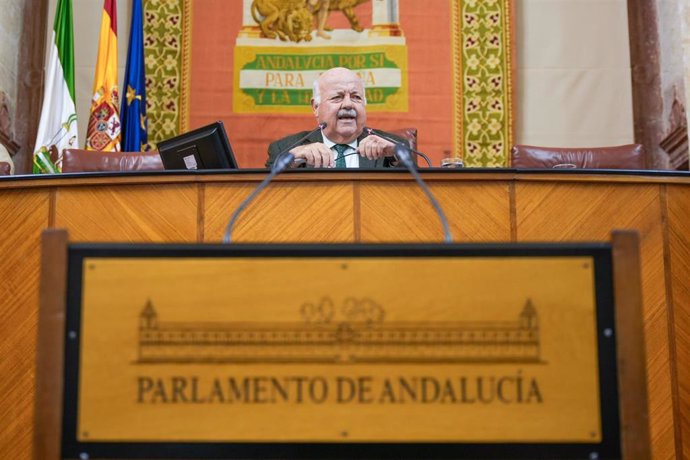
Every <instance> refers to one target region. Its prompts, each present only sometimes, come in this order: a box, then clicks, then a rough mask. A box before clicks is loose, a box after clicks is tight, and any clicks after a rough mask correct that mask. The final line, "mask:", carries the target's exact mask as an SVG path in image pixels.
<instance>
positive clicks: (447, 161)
mask: <svg viewBox="0 0 690 460" xmlns="http://www.w3.org/2000/svg"><path fill="white" fill-rule="evenodd" d="M464 166H465V163H464V162H463V161H462V158H460V157H446V158H443V159H441V167H442V168H462V167H464Z"/></svg>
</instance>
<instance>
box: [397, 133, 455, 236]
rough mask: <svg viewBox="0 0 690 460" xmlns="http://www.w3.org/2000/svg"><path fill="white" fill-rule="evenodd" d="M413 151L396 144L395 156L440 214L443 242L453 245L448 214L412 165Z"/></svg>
mask: <svg viewBox="0 0 690 460" xmlns="http://www.w3.org/2000/svg"><path fill="white" fill-rule="evenodd" d="M388 140H390V139H388ZM411 151H414V150H412V149H410V148H409V147H407V146H405V145H403V144H401V143H399V142H396V145H395V156H396V157H398V159H399V160H400V161H402V163H403V165H405V167H406V168H407V170H408V171H410V174H412V177H414V179H415V180H416V181H417V184H418V185H419V186H420V187H421V189H422V190H423V191H424V193H425V194H426V196H427V198H429V201H430V202H431V205H432V206H433V207H434V209H435V210H436V214H438V218H439V220H440V221H441V225H442V226H443V242H444V243H452V242H453V237H452V235H451V233H450V226H449V225H448V219H447V218H446V214H445V213H444V212H443V209H441V205H440V204H439V203H438V201H436V198H434V195H432V193H431V190H429V187H427V186H426V184H425V183H424V181H423V180H422V177H421V176H420V175H419V172H417V168H415V165H414V164H413V163H412V157H411V155H410V152H411Z"/></svg>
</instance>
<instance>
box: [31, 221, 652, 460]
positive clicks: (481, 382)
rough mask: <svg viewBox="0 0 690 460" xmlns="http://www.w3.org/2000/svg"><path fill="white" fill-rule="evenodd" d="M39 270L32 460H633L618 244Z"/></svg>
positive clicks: (185, 258)
mask: <svg viewBox="0 0 690 460" xmlns="http://www.w3.org/2000/svg"><path fill="white" fill-rule="evenodd" d="M43 253H44V256H43V263H42V280H43V281H42V283H41V308H40V313H39V342H38V368H37V385H38V387H37V400H36V408H37V412H36V422H37V425H36V430H35V436H36V442H35V456H36V458H41V459H53V458H55V459H57V458H237V459H240V458H241V459H245V458H262V459H263V458H294V459H297V458H300V459H302V458H314V459H316V458H342V459H354V458H358V459H374V458H391V459H393V458H395V459H406V458H454V459H462V458H546V457H548V458H601V459H604V458H629V459H644V458H651V453H650V443H649V432H648V424H647V419H648V417H647V397H646V386H645V381H646V378H645V366H644V362H645V359H644V344H643V340H642V337H643V323H642V302H641V296H640V277H639V256H638V239H637V236H636V234H635V233H632V232H623V233H619V234H616V235H614V237H613V243H612V245H609V244H602V243H598V244H593V243H589V244H586V243H581V244H482V245H476V244H475V245H471V244H466V245H459V244H417V245H410V244H368V245H362V244H355V245H353V244H317V245H314V244H293V245H273V244H269V245H266V244H258V245H257V244H249V245H247V244H232V245H181V244H162V245H161V244H108V243H101V244H67V234H66V232H64V231H48V232H47V233H45V236H44V251H43ZM410 274H413V275H414V278H413V279H414V280H415V282H414V283H409V282H408V280H409V279H410ZM457 275H461V276H459V277H458V276H457ZM493 276H495V277H499V278H500V279H503V280H504V283H503V284H502V288H501V289H500V290H496V289H494V284H493V281H492V277H493ZM614 299H615V311H614ZM63 357H64V361H63Z"/></svg>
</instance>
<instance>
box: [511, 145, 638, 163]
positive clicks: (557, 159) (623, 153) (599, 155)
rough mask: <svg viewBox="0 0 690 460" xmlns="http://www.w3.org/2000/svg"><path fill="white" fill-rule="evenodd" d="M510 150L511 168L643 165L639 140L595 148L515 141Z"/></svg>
mask: <svg viewBox="0 0 690 460" xmlns="http://www.w3.org/2000/svg"><path fill="white" fill-rule="evenodd" d="M510 154H511V155H510V156H511V166H512V167H513V168H582V169H645V168H646V166H647V165H646V160H645V151H644V146H643V145H641V144H628V145H619V146H615V147H595V148H587V147H584V148H578V147H573V148H562V147H536V146H533V145H515V146H513V148H512V150H511V152H510Z"/></svg>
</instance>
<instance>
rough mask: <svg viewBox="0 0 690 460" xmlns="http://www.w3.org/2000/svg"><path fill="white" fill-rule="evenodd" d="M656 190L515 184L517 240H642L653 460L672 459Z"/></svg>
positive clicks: (661, 245) (667, 361)
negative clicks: (618, 235) (623, 236)
mask: <svg viewBox="0 0 690 460" xmlns="http://www.w3.org/2000/svg"><path fill="white" fill-rule="evenodd" d="M660 199H661V197H660V186H657V185H637V186H632V185H624V184H618V185H610V184H579V183H561V184H518V185H517V186H516V219H517V232H518V240H519V241H538V240H542V241H586V240H591V241H602V240H607V239H608V235H609V234H610V231H611V230H612V229H636V230H638V231H639V232H640V237H641V260H642V279H643V284H642V292H643V303H644V315H645V341H646V351H647V379H648V391H649V403H650V419H651V437H652V445H653V456H654V458H675V457H674V456H675V440H674V426H673V420H674V419H673V402H672V385H671V358H670V352H669V335H668V316H667V307H666V285H665V279H664V254H663V233H662V211H661V202H660Z"/></svg>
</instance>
